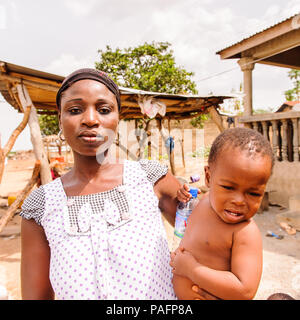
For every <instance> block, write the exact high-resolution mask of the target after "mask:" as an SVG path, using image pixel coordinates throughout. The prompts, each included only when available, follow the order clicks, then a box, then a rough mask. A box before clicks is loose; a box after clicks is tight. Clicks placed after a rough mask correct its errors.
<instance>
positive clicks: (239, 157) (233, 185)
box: [205, 148, 272, 223]
mask: <svg viewBox="0 0 300 320" xmlns="http://www.w3.org/2000/svg"><path fill="white" fill-rule="evenodd" d="M271 167H272V163H271V159H270V157H268V156H261V155H254V156H252V157H250V156H249V155H248V154H247V153H246V152H245V151H241V150H240V149H238V148H227V149H226V150H223V151H222V152H221V153H220V154H219V155H218V158H217V160H216V163H214V164H212V165H211V166H210V167H206V168H205V174H206V181H207V184H208V186H209V199H210V204H211V207H212V209H213V210H214V211H215V212H216V214H217V215H218V216H219V217H220V218H221V219H222V220H223V221H224V222H226V223H238V222H241V221H244V220H248V219H250V218H251V217H253V216H254V214H255V213H256V212H257V210H258V209H259V206H260V203H261V201H262V198H263V195H264V191H265V187H266V184H267V182H268V179H269V177H270V175H271Z"/></svg>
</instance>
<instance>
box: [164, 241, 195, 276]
mask: <svg viewBox="0 0 300 320" xmlns="http://www.w3.org/2000/svg"><path fill="white" fill-rule="evenodd" d="M197 265H198V262H197V260H196V259H195V258H194V256H193V255H192V254H191V253H190V252H188V251H186V250H185V249H184V248H182V247H179V248H177V249H176V250H175V252H172V253H171V261H170V266H171V267H172V268H173V270H172V272H173V273H174V274H176V275H178V276H183V277H187V278H189V273H190V270H192V269H193V268H195V267H196V266H197Z"/></svg>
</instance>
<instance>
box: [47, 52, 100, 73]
mask: <svg viewBox="0 0 300 320" xmlns="http://www.w3.org/2000/svg"><path fill="white" fill-rule="evenodd" d="M94 61H95V57H86V58H77V57H75V56H74V55H72V54H66V53H62V54H61V55H60V57H59V58H57V59H56V60H53V61H52V62H51V63H50V64H49V65H48V66H45V67H44V68H43V70H44V71H46V72H50V73H54V74H58V75H62V76H67V75H68V74H69V73H71V72H73V71H75V70H76V69H80V68H94Z"/></svg>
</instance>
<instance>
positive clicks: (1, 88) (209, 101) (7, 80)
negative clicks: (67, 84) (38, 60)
mask: <svg viewBox="0 0 300 320" xmlns="http://www.w3.org/2000/svg"><path fill="white" fill-rule="evenodd" d="M63 79H64V77H63V76H59V75H56V74H51V73H47V72H43V71H39V70H34V69H30V68H26V67H23V66H18V65H15V64H12V63H8V62H4V61H0V92H1V93H2V95H3V97H4V99H5V100H6V101H7V102H8V103H9V104H11V105H12V106H13V107H14V108H15V109H17V110H18V111H19V112H23V109H22V106H21V103H20V101H19V99H18V95H17V93H16V89H15V84H17V83H23V84H24V85H25V86H26V88H27V90H28V92H29V95H30V97H31V100H32V102H33V104H34V106H35V107H36V109H37V110H38V113H39V114H56V113H57V108H56V103H55V97H56V92H57V91H58V88H59V87H60V85H61V82H62V81H63ZM120 91H121V112H120V119H137V118H143V117H144V115H143V114H142V113H141V109H140V106H139V101H140V100H141V99H142V98H144V97H148V98H150V97H151V98H154V99H158V100H159V101H160V102H162V103H164V104H165V105H166V114H165V117H167V118H170V119H184V118H191V117H194V116H196V115H197V114H201V113H207V112H208V111H207V109H208V108H209V107H211V106H213V107H215V108H216V109H217V108H218V106H219V104H221V103H223V101H224V100H225V99H230V98H233V96H232V95H231V96H213V95H209V96H198V95H181V94H164V93H157V92H149V91H142V90H135V89H129V88H123V87H120ZM158 117H159V116H158Z"/></svg>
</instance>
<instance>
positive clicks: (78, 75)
mask: <svg viewBox="0 0 300 320" xmlns="http://www.w3.org/2000/svg"><path fill="white" fill-rule="evenodd" d="M84 79H91V80H95V81H99V82H101V83H102V84H104V85H105V86H106V87H107V88H108V89H109V90H110V91H111V92H112V93H113V94H114V95H115V96H116V99H117V103H118V109H119V111H120V109H121V99H120V91H119V87H118V86H117V85H116V84H115V82H114V81H113V80H112V79H111V78H109V77H108V75H107V74H106V73H105V72H103V71H100V70H96V69H90V68H84V69H79V70H76V71H74V72H72V73H71V74H70V75H68V76H67V77H66V78H65V79H64V81H63V82H62V84H61V87H60V88H59V90H58V92H57V94H56V105H57V107H58V109H60V101H61V94H62V92H63V91H65V90H66V89H68V88H69V87H70V86H71V85H72V84H73V83H74V82H76V81H79V80H84Z"/></svg>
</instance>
